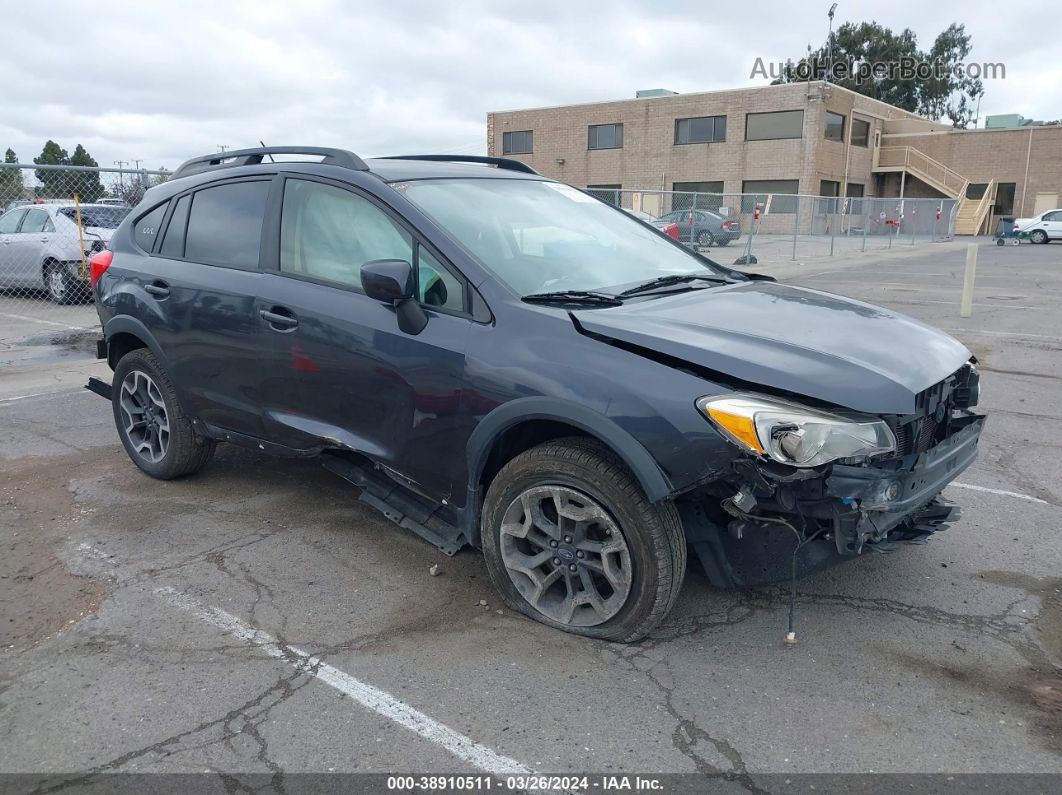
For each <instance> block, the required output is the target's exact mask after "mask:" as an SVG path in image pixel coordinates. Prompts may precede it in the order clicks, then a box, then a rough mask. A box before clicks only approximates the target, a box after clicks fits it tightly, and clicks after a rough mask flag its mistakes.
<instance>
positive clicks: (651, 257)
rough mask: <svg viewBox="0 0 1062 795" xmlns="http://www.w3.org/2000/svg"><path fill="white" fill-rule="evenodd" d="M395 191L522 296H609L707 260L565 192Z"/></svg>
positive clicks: (469, 184) (694, 269)
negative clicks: (599, 292)
mask: <svg viewBox="0 0 1062 795" xmlns="http://www.w3.org/2000/svg"><path fill="white" fill-rule="evenodd" d="M399 190H401V192H402V193H403V195H405V197H406V198H408V199H409V200H410V201H412V202H413V203H414V204H416V205H417V206H418V207H420V209H421V210H423V211H424V212H425V213H427V214H428V215H429V216H431V217H432V218H433V219H434V220H435V221H436V223H438V224H439V226H441V227H442V228H443V229H444V230H445V231H446V232H447V233H448V234H449V235H450V236H451V237H453V238H454V239H456V240H457V242H459V243H460V244H461V245H462V246H464V248H465V249H467V250H468V251H469V252H470V253H471V254H472V255H473V256H475V257H476V259H478V260H479V261H480V262H481V263H482V265H483V267H485V268H487V269H488V270H490V271H491V272H492V273H493V274H494V275H495V276H496V277H497V278H498V279H499V280H500V281H501V282H502V283H504V284H506V285H507V286H508V287H510V288H511V289H512V290H514V291H515V292H517V293H519V294H520V295H529V294H531V293H541V292H550V291H557V290H609V289H618V288H620V287H622V286H623V285H630V284H635V283H641V282H644V281H647V280H648V279H652V278H655V277H657V276H664V275H668V274H686V273H705V272H706V271H708V272H710V271H711V268H710V266H709V265H707V264H706V263H705V262H704V260H702V259H700V258H698V257H696V256H695V255H693V254H691V253H689V252H687V251H686V250H685V249H683V248H682V247H679V246H676V245H674V244H672V243H671V242H669V241H668V240H667V239H666V238H664V237H662V236H661V235H660V234H658V233H657V232H656V231H654V230H652V229H649V228H647V227H646V226H645V225H644V224H642V223H641V222H639V221H637V220H636V219H634V218H632V217H631V216H630V215H628V214H627V213H625V212H622V211H619V210H617V209H616V208H614V207H610V206H609V205H607V204H605V203H604V202H601V201H598V200H597V199H595V198H594V197H592V196H588V195H587V194H585V193H583V192H582V191H579V190H576V189H575V188H572V187H571V186H569V185H562V184H560V183H556V182H544V181H538V180H530V179H431V180H416V181H412V182H408V183H404V184H403V185H402V186H401V187H399Z"/></svg>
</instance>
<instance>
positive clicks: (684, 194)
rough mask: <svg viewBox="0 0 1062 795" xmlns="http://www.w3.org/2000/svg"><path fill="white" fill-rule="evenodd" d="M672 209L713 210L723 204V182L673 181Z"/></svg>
mask: <svg viewBox="0 0 1062 795" xmlns="http://www.w3.org/2000/svg"><path fill="white" fill-rule="evenodd" d="M671 187H672V189H673V190H674V191H675V195H673V196H672V197H671V209H672V210H711V211H712V212H715V211H716V210H718V209H719V208H720V207H722V206H723V197H722V193H723V182H722V180H719V181H715V182H673V183H672V184H671Z"/></svg>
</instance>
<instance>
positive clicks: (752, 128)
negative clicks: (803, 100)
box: [745, 110, 804, 212]
mask: <svg viewBox="0 0 1062 795" xmlns="http://www.w3.org/2000/svg"><path fill="white" fill-rule="evenodd" d="M803 135H804V111H802V110H778V111H773V112H771V113H749V114H746V116H745V140H746V141H775V140H778V139H779V138H801V137H803ZM771 212H774V208H773V207H772V208H771Z"/></svg>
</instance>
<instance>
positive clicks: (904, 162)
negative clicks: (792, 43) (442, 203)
mask: <svg viewBox="0 0 1062 795" xmlns="http://www.w3.org/2000/svg"><path fill="white" fill-rule="evenodd" d="M638 93H639V96H638V97H636V98H635V99H627V100H617V101H610V102H594V103H587V104H583V105H567V106H562V107H552V108H536V109H530V110H516V111H505V112H495V113H488V114H487V141H488V154H490V155H492V156H496V157H498V156H505V157H512V158H515V159H518V160H522V161H524V162H526V163H528V164H530V165H531V166H533V167H534V168H535V169H537V170H538V171H540V172H541V173H543V174H545V175H546V176H549V177H552V178H554V179H559V180H562V181H564V182H567V183H569V184H572V185H577V186H580V187H590V188H601V189H606V188H623V189H630V190H643V191H649V190H661V191H699V192H705V193H719V194H721V193H758V194H762V193H773V194H804V195H811V196H850V197H860V196H867V197H871V196H881V197H911V198H951V199H955V200H957V201H958V206H957V220H956V232H957V233H959V234H973V233H974V232H975V231H976V230H981V231H988V230H992V229H994V228H995V217H997V216H1000V215H1016V216H1029V215H1033V214H1034V213H1035V212H1039V211H1041V210H1044V209H1050V208H1053V207H1058V206H1059V196H1060V194H1062V124H1057V123H1054V124H1042V123H1028V122H1025V121H1024V120H1023V119H1021V117H1017V116H1015V117H990V122H991V120H992V119H993V118H994V119H996V122H997V123H998V124H1003V125H1006V126H999V127H994V128H993V127H991V126H990V128H988V129H975V130H955V129H952V128H951V127H949V126H947V125H945V124H940V123H938V122H932V121H929V120H926V119H923V118H921V117H919V116H916V115H915V114H912V113H909V112H907V111H905V110H902V109H900V108H897V107H894V106H892V105H889V104H887V103H884V102H879V101H877V100H874V99H871V98H869V97H865V96H863V95H861V94H857V93H855V92H853V91H849V90H848V89H844V88H841V87H840V86H835V85H831V84H828V83H824V82H811V83H790V84H786V85H777V86H761V87H755V88H742V89H734V90H729V91H710V92H703V93H695V94H675V93H673V92H669V91H661V90H654V91H648V92H638ZM646 209H650V208H646ZM785 211H786V205H785V203H784V202H783V203H782V204H781V206H777V205H776V206H775V212H785Z"/></svg>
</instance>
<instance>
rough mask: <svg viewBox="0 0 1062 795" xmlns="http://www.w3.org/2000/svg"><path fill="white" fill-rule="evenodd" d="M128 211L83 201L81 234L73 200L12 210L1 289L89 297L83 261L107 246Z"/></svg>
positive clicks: (4, 224) (3, 231) (0, 249)
mask: <svg viewBox="0 0 1062 795" xmlns="http://www.w3.org/2000/svg"><path fill="white" fill-rule="evenodd" d="M128 214H129V208H128V207H115V206H113V205H107V204H83V205H81V225H82V230H81V234H80V235H79V234H78V228H77V211H76V209H75V207H74V205H73V203H66V202H55V203H45V204H28V205H23V206H21V207H16V208H14V209H13V210H9V211H8V212H6V213H4V214H3V215H2V216H0V289H8V290H10V289H12V288H14V289H18V288H24V289H29V290H34V291H36V290H41V289H43V290H46V291H47V293H48V297H49V298H51V300H53V301H54V302H55V303H57V304H68V303H71V302H74V301H78V300H84V299H86V298H88V296H89V295H90V292H89V289H88V282H87V280H86V277H85V275H84V274H83V270H84V260H86V259H87V258H88V257H91V256H92V255H93V254H94V253H95V252H97V251H99V250H101V249H103V248H104V247H106V245H107V243H109V242H110V239H111V234H113V232H114V230H115V229H116V228H117V227H118V224H119V223H121V221H122V219H123V218H125V216H126V215H128ZM82 240H83V241H84V248H82ZM82 251H83V252H84V256H82Z"/></svg>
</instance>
